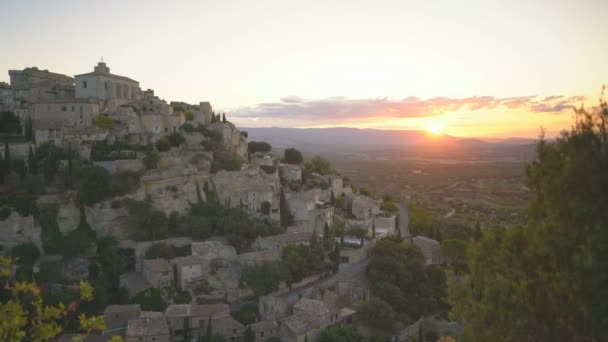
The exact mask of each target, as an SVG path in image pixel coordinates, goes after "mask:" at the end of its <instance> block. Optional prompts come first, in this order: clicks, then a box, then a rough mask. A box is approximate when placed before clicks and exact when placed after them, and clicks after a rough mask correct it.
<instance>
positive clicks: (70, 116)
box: [28, 98, 101, 127]
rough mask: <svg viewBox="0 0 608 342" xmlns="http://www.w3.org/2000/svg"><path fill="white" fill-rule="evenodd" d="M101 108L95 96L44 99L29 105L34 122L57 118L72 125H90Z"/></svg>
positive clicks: (66, 124) (29, 111)
mask: <svg viewBox="0 0 608 342" xmlns="http://www.w3.org/2000/svg"><path fill="white" fill-rule="evenodd" d="M100 110H101V106H100V103H99V101H98V100H97V99H94V98H88V99H55V100H44V101H37V102H33V103H31V104H30V105H29V107H28V113H29V115H30V116H31V117H32V121H33V122H34V124H35V123H36V121H37V120H57V121H61V122H62V124H63V125H64V126H70V127H90V126H91V125H92V124H93V117H95V116H96V115H98V114H99V113H100Z"/></svg>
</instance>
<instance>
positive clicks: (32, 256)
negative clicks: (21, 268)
mask: <svg viewBox="0 0 608 342" xmlns="http://www.w3.org/2000/svg"><path fill="white" fill-rule="evenodd" d="M12 252H13V253H12V254H13V258H19V260H18V263H19V264H23V265H26V264H27V265H32V264H33V263H34V261H36V259H38V258H39V257H40V249H38V247H37V246H36V245H34V244H33V243H22V244H20V245H17V246H15V247H13V251H12Z"/></svg>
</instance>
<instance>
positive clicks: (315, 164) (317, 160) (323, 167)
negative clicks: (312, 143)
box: [310, 156, 332, 175]
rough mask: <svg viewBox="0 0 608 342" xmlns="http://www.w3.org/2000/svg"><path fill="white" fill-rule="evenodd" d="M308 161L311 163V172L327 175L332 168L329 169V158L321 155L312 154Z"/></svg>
mask: <svg viewBox="0 0 608 342" xmlns="http://www.w3.org/2000/svg"><path fill="white" fill-rule="evenodd" d="M310 163H311V165H312V169H311V171H312V172H316V173H318V174H321V175H327V174H330V173H331V171H332V169H331V163H330V162H329V160H327V159H325V158H323V157H321V156H314V157H313V158H312V159H311V160H310Z"/></svg>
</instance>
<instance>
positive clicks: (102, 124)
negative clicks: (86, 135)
mask: <svg viewBox="0 0 608 342" xmlns="http://www.w3.org/2000/svg"><path fill="white" fill-rule="evenodd" d="M117 124H118V121H116V120H115V119H112V118H111V117H109V116H107V115H104V114H99V115H96V116H94V117H93V125H95V126H97V127H99V128H103V129H113V128H114V127H116V125H117Z"/></svg>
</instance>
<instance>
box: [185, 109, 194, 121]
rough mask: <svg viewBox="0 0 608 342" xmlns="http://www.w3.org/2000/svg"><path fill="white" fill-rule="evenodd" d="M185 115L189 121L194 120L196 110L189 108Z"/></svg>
mask: <svg viewBox="0 0 608 342" xmlns="http://www.w3.org/2000/svg"><path fill="white" fill-rule="evenodd" d="M184 117H185V118H186V120H187V121H193V120H194V112H192V111H190V110H188V111H186V112H185V113H184Z"/></svg>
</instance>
